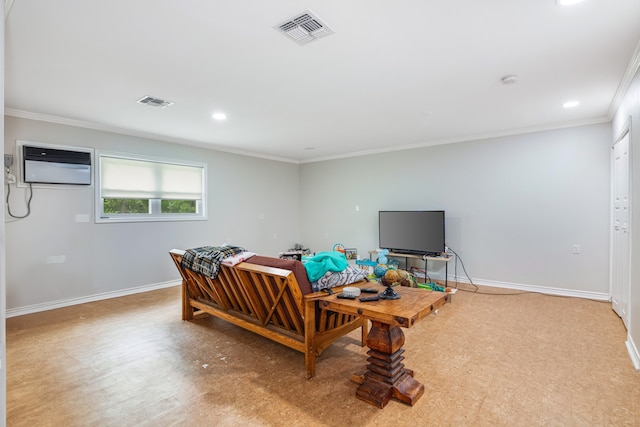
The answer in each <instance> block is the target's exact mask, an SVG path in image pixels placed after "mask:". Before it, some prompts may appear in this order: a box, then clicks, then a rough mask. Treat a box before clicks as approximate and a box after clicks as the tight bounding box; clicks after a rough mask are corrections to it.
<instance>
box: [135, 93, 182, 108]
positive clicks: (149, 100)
mask: <svg viewBox="0 0 640 427" xmlns="http://www.w3.org/2000/svg"><path fill="white" fill-rule="evenodd" d="M137 102H138V103H139V104H145V105H148V106H150V107H160V108H164V107H168V106H169V105H172V104H173V102H170V101H165V100H164V99H160V98H154V97H152V96H148V95H147V96H143V97H142V98H140V99H138V101H137Z"/></svg>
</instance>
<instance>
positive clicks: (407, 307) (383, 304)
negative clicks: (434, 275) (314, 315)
mask: <svg viewBox="0 0 640 427" xmlns="http://www.w3.org/2000/svg"><path fill="white" fill-rule="evenodd" d="M357 287H359V288H374V289H379V291H380V292H382V291H384V289H385V287H384V286H382V285H380V284H376V283H374V282H370V283H367V284H364V285H360V286H357ZM393 289H394V290H395V291H396V292H398V293H399V294H400V298H399V299H395V300H384V299H381V300H379V301H369V302H360V301H359V300H358V298H360V297H368V296H372V295H375V294H369V293H361V294H360V297H358V298H356V299H353V300H351V299H344V298H338V294H337V293H336V294H335V295H327V296H325V297H321V298H319V300H320V307H321V308H322V309H323V310H332V311H337V312H340V313H347V314H359V315H360V316H363V317H366V318H368V319H370V320H374V321H378V322H381V323H386V324H388V325H392V326H401V327H403V328H410V327H412V326H413V325H415V324H416V323H417V322H418V321H419V320H420V319H423V318H424V317H426V316H428V315H429V314H431V313H432V312H433V311H435V310H437V309H438V308H440V307H441V306H442V305H444V303H445V302H447V300H448V298H449V295H448V294H447V293H445V292H435V291H429V290H426V289H420V288H409V287H404V286H394V287H393Z"/></svg>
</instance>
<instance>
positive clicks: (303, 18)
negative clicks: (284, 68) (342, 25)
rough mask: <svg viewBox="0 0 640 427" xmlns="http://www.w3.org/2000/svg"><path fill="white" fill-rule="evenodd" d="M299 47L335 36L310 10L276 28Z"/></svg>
mask: <svg viewBox="0 0 640 427" xmlns="http://www.w3.org/2000/svg"><path fill="white" fill-rule="evenodd" d="M274 28H275V29H276V30H278V31H280V32H281V33H282V34H284V35H285V36H287V37H289V38H290V39H292V40H293V41H295V42H296V43H298V44H299V45H304V44H307V43H309V42H312V41H314V40H316V39H319V38H320V37H324V36H328V35H330V34H333V31H332V30H331V28H329V27H328V26H327V24H325V23H324V22H322V21H321V20H320V19H319V18H318V17H317V16H315V15H314V14H313V13H311V12H309V11H308V10H307V11H305V12H302V13H301V14H299V15H297V16H295V17H293V18H291V19H287V20H286V21H284V22H283V23H281V24H279V25H276V26H275V27H274Z"/></svg>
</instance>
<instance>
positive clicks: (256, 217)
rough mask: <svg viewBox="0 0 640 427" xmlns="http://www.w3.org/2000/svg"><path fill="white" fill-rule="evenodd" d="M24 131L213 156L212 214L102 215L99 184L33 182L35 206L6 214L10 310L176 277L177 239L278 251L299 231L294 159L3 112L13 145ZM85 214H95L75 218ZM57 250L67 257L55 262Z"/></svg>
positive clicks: (58, 139) (16, 204)
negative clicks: (193, 217) (178, 217)
mask: <svg viewBox="0 0 640 427" xmlns="http://www.w3.org/2000/svg"><path fill="white" fill-rule="evenodd" d="M16 140H26V141H31V142H40V143H49V144H60V145H68V146H77V147H91V148H95V149H103V150H110V151H117V152H123V153H131V154H146V155H152V156H155V157H164V158H173V159H179V160H187V161H198V162H206V163H207V165H208V211H207V212H208V220H207V221H180V222H146V223H119V224H95V223H94V222H93V211H94V206H93V205H94V188H93V187H91V188H87V187H83V188H72V189H69V188H61V189H51V188H41V187H34V195H33V201H32V204H31V211H32V213H31V215H30V216H29V217H27V218H25V219H22V220H13V219H8V220H7V221H8V222H7V223H6V247H7V251H6V262H7V272H6V276H7V290H6V296H7V298H6V301H7V308H8V309H10V310H11V309H16V308H24V307H30V306H37V305H42V304H44V305H50V304H51V303H52V302H64V301H69V300H74V299H82V298H86V297H90V296H94V295H98V294H105V293H110V292H111V293H113V292H116V293H117V292H123V291H126V290H129V289H131V288H136V287H142V286H149V285H151V286H155V285H158V286H159V285H162V284H164V283H166V282H171V281H174V280H177V279H178V277H179V276H178V273H177V271H176V269H175V267H174V266H173V264H172V262H171V259H170V258H169V255H168V250H170V249H171V248H189V247H196V246H201V245H210V244H222V243H224V242H227V241H228V242H230V243H232V244H236V245H240V246H243V247H246V248H247V249H250V250H252V251H255V252H258V253H261V254H264V255H277V253H278V252H280V251H282V250H286V249H288V248H290V247H292V245H293V244H294V243H295V242H297V240H298V235H299V234H298V232H299V222H298V221H299V220H298V219H299V217H300V215H299V211H298V206H299V179H298V165H296V164H290V163H283V162H278V161H273V160H264V159H257V158H252V157H245V156H238V155H235V154H229V153H224V152H218V151H212V150H205V149H200V148H195V147H187V146H180V145H175V144H169V143H163V142H158V141H151V140H146V139H142V138H135V137H131V136H123V135H118V134H115V133H108V132H101V131H96V130H90V129H84V128H78V127H72V126H66V125H61V124H54V123H48V122H42V121H34V120H27V119H22V118H16V117H5V146H4V149H5V152H7V153H14V152H15V141H16ZM25 192H26V189H25V188H16V187H15V186H12V193H11V209H12V212H13V213H14V214H18V215H19V214H22V213H23V212H24V211H25V210H24V209H25ZM78 214H81V215H89V216H90V218H91V221H90V222H89V223H86V222H84V223H82V222H75V218H76V215H78ZM59 255H65V259H66V262H65V263H62V264H50V263H47V259H48V257H50V256H59Z"/></svg>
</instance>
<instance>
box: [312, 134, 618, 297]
mask: <svg viewBox="0 0 640 427" xmlns="http://www.w3.org/2000/svg"><path fill="white" fill-rule="evenodd" d="M610 144H611V127H610V124H598V125H590V126H582V127H575V128H567V129H561V130H555V131H546V132H537V133H530V134H524V135H516V136H508V137H501V138H492V139H486V140H479V141H471V142H463V143H457V144H449V145H440V146H434V147H426V148H421V149H413V150H406V151H399V152H390V153H386V154H376V155H368V156H362V157H354V158H347V159H341V160H332V161H326V162H318V163H308V164H303V165H302V166H301V174H300V176H301V186H302V196H301V215H302V217H301V224H302V228H301V230H302V232H301V240H302V241H303V242H304V243H305V245H308V246H309V247H310V248H311V249H312V250H316V251H317V250H326V249H330V248H331V246H332V245H333V244H334V243H336V242H341V243H343V244H344V245H346V246H347V247H349V246H351V247H356V248H358V251H359V254H360V255H363V254H364V255H366V252H367V251H369V250H372V249H375V248H377V245H378V240H377V239H378V229H377V227H378V218H377V215H378V211H379V210H394V209H397V210H405V209H406V210H412V209H416V210H419V209H424V210H429V209H444V210H445V211H446V240H447V243H448V245H449V246H450V247H451V248H453V249H454V250H455V251H456V252H457V253H458V254H459V255H460V256H461V257H462V259H463V261H464V263H465V266H466V267H467V271H468V273H469V275H470V276H471V278H472V279H473V280H474V281H477V282H479V283H485V284H494V285H500V286H509V287H517V286H521V285H522V286H524V287H527V288H528V289H536V288H538V287H540V288H547V289H548V288H553V289H554V291H558V290H567V291H568V292H560V291H559V293H566V294H576V295H581V296H595V297H603V298H606V297H607V296H608V292H609V284H608V277H609V273H608V272H609V227H608V225H609V192H610V187H609V186H610V184H609V182H610V175H609V174H610V165H609V162H610V150H609V146H610ZM356 205H358V206H359V208H360V209H359V211H356V209H355V207H356ZM573 244H579V245H580V247H581V254H579V255H574V254H572V246H573ZM451 267H453V265H450V270H449V274H452V269H451ZM459 267H460V266H459ZM430 268H432V266H430ZM433 268H435V266H434V267H433ZM462 275H463V273H462V270H461V268H459V269H458V276H462ZM592 293H593V295H592Z"/></svg>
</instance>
